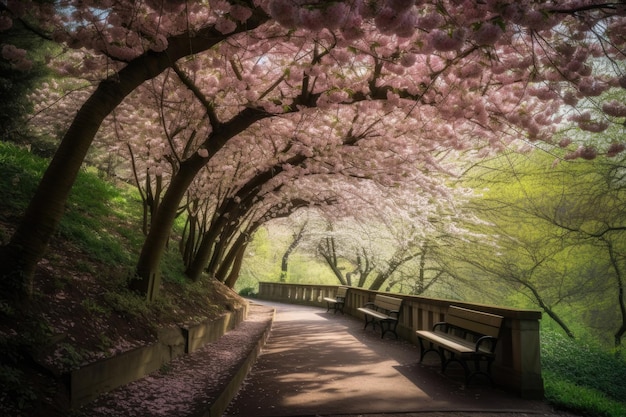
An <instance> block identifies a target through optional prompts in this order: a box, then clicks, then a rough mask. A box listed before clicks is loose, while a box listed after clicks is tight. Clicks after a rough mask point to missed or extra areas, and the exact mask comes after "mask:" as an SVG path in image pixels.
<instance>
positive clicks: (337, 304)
mask: <svg viewBox="0 0 626 417" xmlns="http://www.w3.org/2000/svg"><path fill="white" fill-rule="evenodd" d="M347 294H348V287H339V288H337V294H335V298H332V297H324V298H323V300H324V301H326V312H329V311H330V309H331V308H332V309H333V314H337V311H341V314H343V306H344V305H345V303H346V295H347Z"/></svg>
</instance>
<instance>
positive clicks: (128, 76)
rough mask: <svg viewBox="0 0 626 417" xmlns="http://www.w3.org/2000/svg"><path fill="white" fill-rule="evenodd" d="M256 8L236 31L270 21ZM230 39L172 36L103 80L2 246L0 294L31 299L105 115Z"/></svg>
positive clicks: (207, 33) (205, 33)
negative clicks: (41, 264) (188, 59)
mask: <svg viewBox="0 0 626 417" xmlns="http://www.w3.org/2000/svg"><path fill="white" fill-rule="evenodd" d="M253 10H254V11H255V14H254V15H253V16H252V17H251V18H250V19H248V21H247V22H245V23H243V24H240V25H239V26H238V27H237V29H236V30H235V31H234V32H233V33H232V34H236V33H240V32H245V31H248V30H251V29H254V28H256V27H258V26H259V25H261V24H262V23H264V22H266V21H267V20H268V16H267V15H266V14H265V13H263V12H262V11H261V10H260V9H258V8H253ZM232 34H231V35H232ZM231 35H229V36H231ZM226 37H227V36H225V35H223V34H221V33H220V32H218V31H217V30H214V28H213V27H212V26H211V27H208V28H204V29H201V30H199V31H198V32H196V33H195V34H194V36H190V34H189V33H184V34H181V35H179V36H175V37H173V38H170V39H168V47H167V49H166V50H165V51H163V52H153V51H149V52H147V53H145V54H143V55H141V56H139V57H137V58H135V59H134V60H133V61H131V62H130V63H129V64H128V65H127V66H126V67H124V68H123V69H121V70H120V71H119V72H118V73H117V74H114V75H113V76H111V77H109V78H108V79H106V80H104V81H102V82H101V83H100V85H99V86H98V88H97V89H96V91H95V92H94V93H93V94H92V95H91V97H90V98H89V99H88V100H87V101H86V102H85V104H83V106H82V107H81V108H80V110H79V111H78V113H77V114H76V117H75V118H74V120H73V122H72V124H71V126H70V127H69V129H68V131H67V132H66V134H65V136H64V137H63V140H62V141H61V144H60V145H59V148H58V149H57V152H56V153H55V156H54V158H53V159H52V161H51V163H50V165H49V166H48V169H47V170H46V172H45V173H44V176H43V178H42V180H41V182H40V184H39V186H38V188H37V190H36V192H35V195H34V196H33V198H32V200H31V201H30V204H29V206H28V208H27V210H26V213H25V215H24V217H23V218H22V221H21V223H20V225H19V226H18V229H17V230H16V231H15V233H14V234H13V236H12V238H11V241H10V242H9V244H8V245H6V246H4V247H2V248H0V262H1V265H2V266H1V268H2V270H1V271H2V272H1V274H0V296H2V297H3V298H6V299H14V300H24V299H28V298H30V295H31V293H32V284H33V275H34V272H35V268H36V266H37V263H38V262H39V260H40V259H41V257H42V256H43V254H44V252H45V250H46V248H47V246H48V243H49V242H50V239H51V237H52V235H53V234H54V232H55V231H56V230H57V227H58V225H59V222H60V221H61V217H62V216H63V213H64V210H65V203H66V201H67V198H68V196H69V193H70V190H71V188H72V186H73V185H74V181H75V180H76V176H77V174H78V171H79V169H80V166H81V164H82V163H83V161H84V159H85V156H86V154H87V151H88V149H89V147H90V146H91V143H92V142H93V139H94V137H95V135H96V133H97V132H98V129H99V128H100V125H101V124H102V121H103V120H104V118H105V117H106V116H107V115H109V114H110V113H111V112H112V111H113V110H114V109H115V108H116V107H117V106H118V105H119V104H120V103H121V102H122V100H124V98H125V97H126V96H127V95H128V94H130V93H131V92H132V91H133V90H135V89H136V88H137V87H138V86H140V85H141V84H143V82H145V81H146V80H149V79H152V78H154V77H156V76H157V75H159V74H160V73H161V72H163V71H164V70H165V69H166V68H168V67H170V66H171V65H172V64H173V63H174V62H176V61H177V60H178V59H180V58H182V57H184V56H187V55H191V54H194V53H199V52H202V51H205V50H207V49H209V48H211V47H213V46H214V45H216V44H218V43H219V42H221V41H222V40H224V39H225V38H226Z"/></svg>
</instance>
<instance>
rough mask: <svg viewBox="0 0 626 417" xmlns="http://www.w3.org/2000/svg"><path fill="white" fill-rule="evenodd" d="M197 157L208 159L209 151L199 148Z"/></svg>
mask: <svg viewBox="0 0 626 417" xmlns="http://www.w3.org/2000/svg"><path fill="white" fill-rule="evenodd" d="M198 156H200V157H201V158H208V157H209V151H208V150H207V149H205V148H200V149H198Z"/></svg>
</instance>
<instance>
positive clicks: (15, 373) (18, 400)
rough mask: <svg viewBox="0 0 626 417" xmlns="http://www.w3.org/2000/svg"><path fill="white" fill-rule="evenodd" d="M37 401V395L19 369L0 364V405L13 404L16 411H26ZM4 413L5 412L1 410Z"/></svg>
mask: <svg viewBox="0 0 626 417" xmlns="http://www.w3.org/2000/svg"><path fill="white" fill-rule="evenodd" d="M35 400H37V393H36V392H35V390H34V389H33V387H32V386H31V385H30V384H29V383H28V381H27V380H26V378H25V375H24V373H23V372H22V371H20V370H19V369H17V368H15V367H12V366H7V365H3V364H0V403H2V404H14V406H15V407H16V408H17V410H13V411H15V412H18V411H26V410H28V409H29V408H31V407H32V404H33V402H34V401H35ZM3 410H5V411H10V410H6V409H4V408H3Z"/></svg>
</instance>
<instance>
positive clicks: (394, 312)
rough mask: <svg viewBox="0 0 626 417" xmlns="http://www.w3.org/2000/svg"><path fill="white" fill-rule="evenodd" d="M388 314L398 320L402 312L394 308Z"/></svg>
mask: <svg viewBox="0 0 626 417" xmlns="http://www.w3.org/2000/svg"><path fill="white" fill-rule="evenodd" d="M388 316H389V317H391V318H393V319H396V320H398V317H400V312H399V311H398V310H392V311H390V312H389V314H388Z"/></svg>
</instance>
